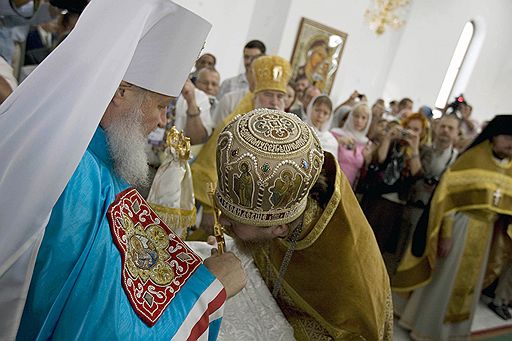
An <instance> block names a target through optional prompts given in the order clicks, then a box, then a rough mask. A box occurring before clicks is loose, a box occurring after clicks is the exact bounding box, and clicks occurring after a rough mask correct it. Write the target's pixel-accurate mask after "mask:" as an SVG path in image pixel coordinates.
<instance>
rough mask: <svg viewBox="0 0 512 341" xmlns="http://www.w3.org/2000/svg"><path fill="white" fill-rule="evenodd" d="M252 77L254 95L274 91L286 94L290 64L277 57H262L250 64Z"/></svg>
mask: <svg viewBox="0 0 512 341" xmlns="http://www.w3.org/2000/svg"><path fill="white" fill-rule="evenodd" d="M251 69H252V72H253V75H254V83H255V88H254V93H258V92H260V91H265V90H275V91H281V92H284V93H286V85H287V84H288V81H289V80H290V76H291V66H290V63H289V62H288V61H287V60H286V59H284V58H282V57H279V56H263V57H260V58H258V59H256V60H254V61H253V62H252V64H251Z"/></svg>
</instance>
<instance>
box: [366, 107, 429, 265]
mask: <svg viewBox="0 0 512 341" xmlns="http://www.w3.org/2000/svg"><path fill="white" fill-rule="evenodd" d="M429 136H430V133H429V122H428V120H427V119H426V118H425V116H423V114H421V113H415V114H411V115H410V116H408V117H407V118H404V119H403V120H402V121H401V122H400V124H396V123H395V124H393V123H390V124H389V125H388V129H387V133H386V134H385V135H384V137H383V139H382V141H381V144H380V145H379V147H378V149H377V150H376V152H375V155H374V161H373V162H372V163H371V164H370V166H369V167H368V173H367V175H366V178H365V180H364V181H366V182H367V183H366V188H367V190H366V191H365V193H364V197H363V200H362V203H361V208H362V209H363V212H364V213H365V215H366V218H367V219H368V222H369V223H370V225H371V226H372V228H373V231H374V233H375V237H376V239H377V243H378V244H379V247H380V250H381V252H382V253H383V254H384V255H385V254H391V255H394V254H395V251H396V247H397V242H398V236H399V230H400V225H401V223H402V213H403V211H404V208H405V205H406V202H407V201H406V200H407V196H408V194H409V190H410V188H411V185H412V184H413V183H414V182H415V181H416V180H417V179H418V178H419V177H421V176H422V174H423V165H422V162H421V161H422V160H421V157H422V156H423V150H424V146H425V145H426V144H428V141H429ZM385 256H386V255H385ZM384 260H385V261H387V264H386V265H387V266H388V271H389V270H390V269H392V268H394V267H395V264H394V263H395V262H396V260H394V257H391V258H390V257H384Z"/></svg>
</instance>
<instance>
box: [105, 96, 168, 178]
mask: <svg viewBox="0 0 512 341" xmlns="http://www.w3.org/2000/svg"><path fill="white" fill-rule="evenodd" d="M170 99H171V98H170V97H169V96H164V95H160V94H156V93H153V92H149V91H146V90H142V89H140V90H139V91H133V94H132V95H130V96H128V97H127V99H126V101H127V104H126V106H125V108H124V109H122V112H121V113H120V114H119V115H116V116H115V117H114V118H113V120H112V123H111V125H110V126H109V127H108V128H106V134H107V141H108V144H109V147H110V153H111V157H112V160H113V164H114V169H115V171H116V173H117V174H118V175H119V176H121V177H122V178H123V179H124V180H126V181H127V182H128V183H129V184H131V185H132V186H137V187H146V186H148V185H149V166H148V157H147V154H146V150H145V149H146V145H147V136H148V134H149V133H150V132H151V131H153V130H154V129H155V128H156V127H157V126H158V125H161V126H165V123H166V117H165V113H166V110H167V105H168V104H169V102H170Z"/></svg>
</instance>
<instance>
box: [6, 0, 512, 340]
mask: <svg viewBox="0 0 512 341" xmlns="http://www.w3.org/2000/svg"><path fill="white" fill-rule="evenodd" d="M7 3H8V6H4V5H2V6H3V7H0V11H1V13H2V15H4V16H6V17H8V16H11V17H13V18H15V19H16V20H14V19H13V20H7V21H5V22H6V23H9V25H4V26H2V27H0V38H2V40H1V41H0V43H1V45H2V46H1V47H0V56H1V58H2V59H0V65H1V66H2V67H1V69H0V71H1V73H0V100H1V101H5V103H4V104H3V105H2V106H1V107H0V135H2V136H5V137H6V138H5V141H3V142H2V143H1V144H0V155H1V156H2V159H3V160H7V161H6V162H5V163H4V164H3V165H2V166H1V167H0V173H2V174H3V176H2V179H1V180H0V189H1V190H2V194H5V196H6V197H8V200H4V199H2V201H0V207H1V208H2V209H1V211H0V232H1V234H2V236H3V237H2V241H1V242H0V243H1V244H0V286H1V288H2V289H0V290H1V292H0V311H1V312H2V315H3V316H5V318H4V319H2V320H1V321H0V329H1V330H2V331H1V332H0V338H1V339H3V338H5V339H8V340H10V339H14V338H17V339H20V340H25V339H26V340H32V339H48V338H55V339H89V338H93V337H95V338H100V339H104V338H121V337H123V338H127V339H137V340H138V339H142V338H148V337H149V338H150V339H176V340H181V339H203V338H204V339H212V340H214V339H217V338H218V339H222V340H235V339H244V337H247V335H250V336H251V337H254V339H258V337H259V338H260V339H282V340H287V339H298V340H352V339H364V340H392V335H393V321H395V323H396V322H398V324H399V326H400V327H401V328H403V329H405V330H407V331H408V332H409V335H410V337H411V338H412V339H413V340H443V341H444V340H455V339H457V340H459V339H469V337H470V333H471V323H472V321H473V318H474V314H475V310H476V307H477V304H478V302H479V301H480V300H483V301H485V303H486V304H487V305H488V307H489V308H490V309H491V310H493V311H494V312H495V313H496V314H497V315H498V316H500V317H501V318H503V319H505V320H507V319H511V318H512V316H511V314H510V311H509V307H510V305H511V304H512V270H511V269H512V258H511V256H512V240H511V238H510V233H508V229H509V228H512V219H511V216H512V198H511V197H512V115H497V116H496V117H494V118H493V119H492V120H490V121H488V122H482V123H479V122H477V121H476V120H474V119H473V116H472V110H473V108H472V106H471V105H470V104H469V103H468V101H467V100H466V99H465V98H464V97H463V96H462V95H461V96H458V97H457V98H455V100H454V101H453V102H452V103H449V104H448V105H447V106H446V108H442V109H435V110H433V109H432V108H430V107H429V106H428V105H424V103H421V104H422V105H418V104H417V103H414V102H413V101H412V100H411V99H410V98H407V97H405V98H402V99H392V100H390V101H385V100H384V99H381V98H377V99H373V101H370V99H368V98H367V96H366V95H364V93H362V92H360V91H359V90H357V91H353V93H352V94H351V95H350V96H349V97H348V98H347V99H346V100H344V101H342V103H334V102H333V98H331V97H330V95H329V94H328V93H323V92H322V91H323V89H324V86H320V85H319V84H317V83H315V80H314V79H312V78H311V77H309V76H308V75H309V73H310V72H308V69H307V68H305V69H304V70H302V72H298V73H297V75H296V77H295V79H291V77H292V70H291V65H290V63H289V61H288V60H286V59H285V58H282V57H280V56H276V55H270V54H268V53H267V50H266V46H265V44H264V42H262V41H260V40H251V41H249V42H247V43H246V44H245V45H244V46H243V47H242V48H241V52H242V59H243V63H244V70H243V72H242V73H240V74H238V75H236V76H234V77H231V78H223V75H221V74H220V73H219V72H218V70H217V69H216V66H217V64H218V63H227V62H229V63H237V62H238V60H239V59H240V57H239V56H233V60H230V61H224V60H217V58H216V56H215V55H213V54H212V53H202V54H201V55H200V56H199V57H198V58H197V59H196V58H195V57H196V56H197V55H199V53H198V52H199V51H200V49H201V47H202V45H203V43H204V39H205V37H206V35H207V32H208V31H209V24H208V23H206V22H205V21H204V20H203V19H202V18H200V17H198V16H196V15H195V14H193V13H192V12H190V11H188V10H186V9H184V8H182V7H180V6H178V5H176V4H174V3H172V2H170V1H167V0H147V1H144V2H143V3H144V4H141V2H140V1H138V0H137V1H136V0H124V1H123V4H122V6H123V8H125V9H126V11H125V12H123V13H120V12H119V11H117V10H115V8H116V6H119V3H120V0H111V1H105V0H95V1H92V2H91V3H90V4H89V5H88V2H87V1H84V2H80V1H79V2H76V3H73V5H72V6H71V7H69V6H70V5H69V4H68V5H65V4H66V1H52V4H53V5H55V6H63V7H64V8H65V9H66V10H67V11H66V12H65V14H63V13H64V12H63V11H62V8H61V9H58V8H57V7H54V6H52V4H49V3H46V2H44V1H43V4H42V5H40V4H39V2H36V1H26V0H25V1H24V0H10V1H8V2H7ZM63 4H64V5H63ZM36 5H37V6H36ZM86 6H87V7H86ZM84 8H85V12H84V15H83V17H82V18H81V19H80V20H79V21H78V24H77V26H76V28H74V27H75V24H76V22H77V19H78V16H79V15H80V14H81V13H82V11H84ZM27 11H28V12H30V11H32V13H31V14H30V15H21V14H23V13H26V12H27ZM105 12H108V13H115V14H112V18H111V20H109V21H108V22H105V21H104V20H102V15H101V13H105ZM20 13H21V14H20ZM22 27H23V28H24V30H25V34H24V36H23V38H22V40H26V46H27V47H26V51H24V57H23V58H21V60H25V61H27V63H29V64H31V66H30V67H24V68H22V65H20V61H19V60H20V57H19V56H16V55H15V53H14V52H13V51H14V48H13V46H14V45H13V44H14V39H13V37H14V35H13V32H14V31H20V28H22ZM22 31H23V30H22ZM92 31H94V32H95V33H94V34H91V32H92ZM174 31H176V32H188V33H187V35H185V36H179V34H178V36H172V37H169V35H168V34H166V32H174ZM180 34H181V33H180ZM59 44H60V45H61V46H60V47H59V49H56V50H55V51H54V52H53V53H51V51H53V50H54V49H55V47H56V46H57V45H59ZM77 46H81V48H87V49H88V51H89V53H93V52H94V51H102V53H103V58H101V60H96V61H92V62H91V61H87V60H86V58H85V57H84V56H82V58H80V59H79V60H77V61H76V63H75V64H73V66H71V67H70V70H69V71H67V74H72V75H73V79H71V78H69V77H67V76H64V75H61V74H56V73H55V72H54V71H55V68H56V67H57V66H58V65H60V64H61V63H62V61H63V60H65V58H67V56H68V55H69V54H72V53H76V51H75V49H76V48H77ZM156 47H158V48H156ZM169 56H173V58H169ZM91 59H92V58H91ZM16 60H17V61H16ZM194 62H195V64H194ZM39 63H41V65H40V66H38V64H39ZM192 64H194V66H193V69H192ZM191 69H192V71H190V70H191ZM107 70H108V72H107ZM30 72H32V73H33V74H32V75H31V77H29V78H28V79H26V80H24V78H25V77H26V74H28V73H30ZM107 75H108V76H107ZM49 77H53V79H56V80H59V81H56V82H55V83H54V84H52V85H51V86H48V87H46V88H45V89H44V90H43V91H42V92H40V93H39V94H38V97H37V98H39V99H40V101H41V102H40V103H39V105H37V106H35V105H33V104H31V103H30V100H27V98H29V97H30V96H32V95H33V91H34V90H33V89H39V87H38V86H40V85H41V84H45V83H46V82H47V80H48V79H49ZM75 79H79V80H80V81H78V82H75V81H74V80H75ZM22 81H23V82H26V83H27V84H26V86H24V87H21V88H20V89H19V90H15V88H16V86H17V84H18V82H22ZM13 91H14V92H13ZM64 92H65V93H68V94H69V95H68V96H66V99H65V100H62V101H58V100H56V97H55V96H61V95H59V94H61V93H64ZM84 98H86V99H89V98H91V99H94V100H92V101H91V102H89V101H88V100H86V101H84V100H83V99H84ZM89 112H92V113H93V114H94V115H91V114H89ZM36 117H38V118H41V117H42V118H43V119H42V120H39V121H41V122H42V123H41V124H39V123H38V124H33V123H31V121H30V120H31V119H35V118H36ZM84 117H86V118H85V119H84ZM13 132H14V133H13ZM18 135H19V136H18ZM49 136H51V137H52V138H51V139H49ZM27 137H29V138H30V139H31V140H30V141H29V142H30V146H27V145H26V144H23V143H22V139H26V138H27ZM69 141H73V142H72V143H70V142H69ZM48 155H55V156H52V157H49V158H47V156H48ZM63 155H66V156H67V157H66V158H63V157H62V156H63ZM40 165H44V167H41V166H40ZM27 169H28V171H27ZM42 169H44V171H43V170H42ZM36 171H37V174H36ZM34 174H35V175H34ZM27 178H29V179H31V180H30V181H27V180H26V179H27ZM14 192H15V193H16V194H14ZM17 207H23V209H24V210H26V212H28V213H26V214H25V213H23V214H22V213H20V214H15V213H14V212H16V209H15V208H17ZM13 214H14V215H15V217H13ZM219 223H220V224H221V225H222V226H223V228H224V230H225V232H226V236H225V238H224V239H223V237H221V236H220V235H219V233H218V230H216V226H217V225H216V224H219ZM13 224H15V225H16V226H17V227H18V228H17V229H16V232H13V231H12V230H10V229H9V226H12V225H13ZM213 235H215V238H212V237H211V236H213ZM4 236H5V237H4ZM218 243H225V246H227V252H224V253H222V251H221V250H222V248H221V246H219V244H218ZM244 288H245V289H244ZM223 316H224V317H223ZM222 317H223V318H222ZM98 321H102V322H101V323H102V325H104V326H108V327H102V328H98V323H99V322H98Z"/></svg>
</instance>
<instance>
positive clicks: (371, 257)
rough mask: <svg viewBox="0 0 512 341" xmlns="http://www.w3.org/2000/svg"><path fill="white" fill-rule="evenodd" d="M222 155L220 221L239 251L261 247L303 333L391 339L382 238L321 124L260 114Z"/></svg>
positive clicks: (274, 286)
mask: <svg viewBox="0 0 512 341" xmlns="http://www.w3.org/2000/svg"><path fill="white" fill-rule="evenodd" d="M216 159H217V175H218V185H217V190H216V192H215V201H216V204H217V206H218V208H219V209H220V211H221V218H220V221H221V223H222V224H223V225H224V227H225V228H226V230H227V231H229V232H228V233H229V234H231V235H232V236H233V237H234V238H235V240H236V241H238V243H239V245H240V244H242V245H243V244H244V243H250V244H251V245H252V246H251V247H250V250H251V252H252V256H253V259H254V262H255V264H256V266H257V267H258V269H259V274H260V275H261V276H262V277H263V279H264V280H265V283H266V284H267V286H268V288H269V289H270V292H271V293H272V295H273V297H274V299H275V300H276V302H277V303H278V305H279V307H280V309H281V310H282V312H283V314H284V316H285V317H286V319H287V320H288V322H289V324H290V325H291V326H292V327H293V330H294V337H295V338H296V339H297V340H368V341H370V340H371V341H374V340H391V338H392V323H393V320H392V303H391V292H390V286H389V278H388V275H387V272H386V268H385V265H384V262H383V260H382V257H381V255H380V252H379V248H378V246H377V242H376V240H375V237H374V235H373V232H372V230H371V228H370V226H369V225H368V222H367V221H366V219H365V217H364V215H363V213H362V211H361V208H360V207H359V204H358V202H357V200H356V198H355V196H354V193H353V192H352V190H351V187H350V183H349V182H348V181H347V179H346V178H345V176H344V175H343V173H342V172H341V171H340V168H339V166H338V163H337V162H336V160H335V159H334V157H333V156H332V155H331V154H329V153H327V152H324V151H323V150H322V148H321V146H320V142H319V140H318V137H317V136H316V134H314V133H313V131H312V130H311V128H309V126H308V125H307V124H305V123H304V122H303V121H301V120H300V119H299V118H298V117H297V116H296V115H293V114H288V113H284V112H282V111H278V110H270V109H256V110H253V111H251V112H249V113H246V114H244V115H240V116H238V117H237V118H235V119H234V120H233V121H231V122H230V123H229V124H228V125H227V126H226V127H225V128H224V129H223V130H222V131H221V132H220V134H219V140H218V144H217V153H216ZM246 162H247V163H249V164H251V167H250V173H249V174H250V176H251V177H252V178H253V183H255V184H258V185H257V186H256V187H254V193H253V194H252V196H251V197H250V205H248V206H244V205H240V204H239V200H238V198H239V194H238V193H237V188H236V185H234V184H235V183H236V181H238V180H237V179H238V177H239V176H240V175H239V173H240V170H239V167H238V165H240V164H243V163H246ZM234 180H235V181H234ZM297 180H299V181H297ZM283 181H285V182H286V183H284V182H283ZM276 194H277V197H276ZM255 242H258V243H257V244H256V243H255ZM254 301H256V302H257V301H258V300H257V299H255V300H254ZM227 309H228V308H227Z"/></svg>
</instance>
